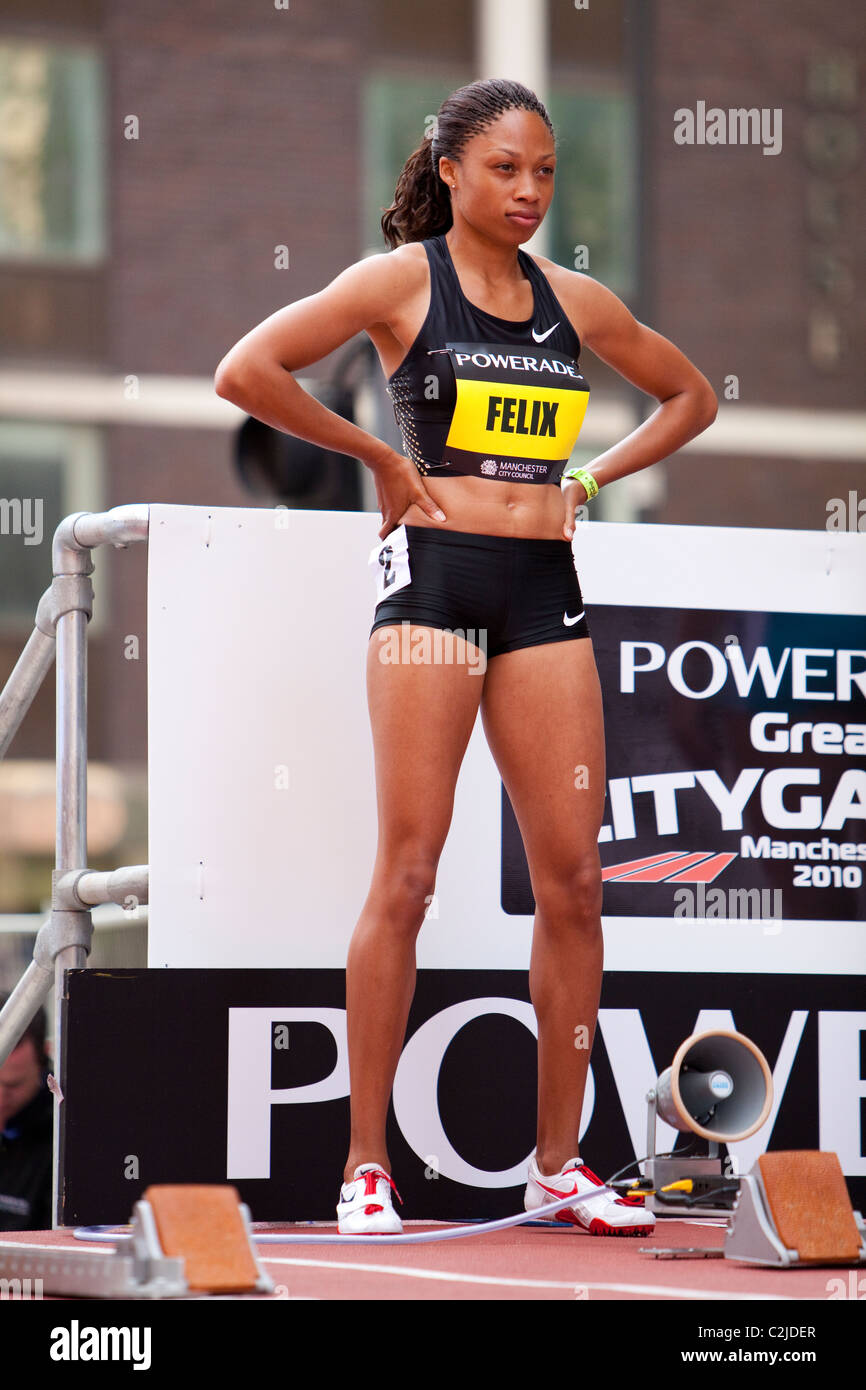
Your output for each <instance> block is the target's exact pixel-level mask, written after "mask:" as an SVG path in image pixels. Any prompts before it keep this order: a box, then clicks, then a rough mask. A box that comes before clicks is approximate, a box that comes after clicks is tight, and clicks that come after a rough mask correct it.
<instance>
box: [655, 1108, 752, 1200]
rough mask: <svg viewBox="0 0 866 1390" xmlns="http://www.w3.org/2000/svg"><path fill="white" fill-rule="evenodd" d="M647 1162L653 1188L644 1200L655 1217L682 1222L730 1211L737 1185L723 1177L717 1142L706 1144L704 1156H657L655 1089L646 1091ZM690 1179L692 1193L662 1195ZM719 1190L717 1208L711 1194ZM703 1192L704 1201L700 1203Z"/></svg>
mask: <svg viewBox="0 0 866 1390" xmlns="http://www.w3.org/2000/svg"><path fill="white" fill-rule="evenodd" d="M646 1099H647V1160H646V1168H645V1178H646V1183H647V1186H648V1187H649V1188H651V1189H652V1191H650V1192H649V1193H648V1194H647V1196H646V1197H645V1199H644V1205H645V1207H646V1209H647V1211H651V1212H653V1214H654V1215H655V1216H672V1217H676V1218H677V1219H678V1220H680V1221H681V1220H682V1219H683V1216H684V1215H685V1216H695V1217H698V1216H716V1217H718V1216H724V1215H725V1214H726V1213H727V1212H728V1211H730V1209H731V1206H732V1204H733V1199H734V1196H735V1189H736V1184H735V1182H734V1181H733V1180H732V1179H730V1178H723V1177H722V1159H721V1153H720V1150H719V1145H718V1143H717V1142H716V1141H715V1140H713V1139H710V1140H708V1141H707V1152H706V1155H705V1156H704V1157H697V1158H693V1157H692V1156H691V1155H690V1154H689V1155H687V1154H684V1155H683V1156H682V1158H677V1157H676V1156H673V1157H666V1158H657V1157H656V1120H657V1118H658V1096H657V1094H656V1091H655V1088H654V1087H653V1088H652V1089H650V1090H649V1091H648V1092H647V1096H646ZM685 1179H690V1180H691V1183H692V1192H691V1194H688V1193H684V1192H682V1191H680V1192H663V1191H662V1189H663V1188H665V1187H668V1186H669V1185H670V1184H671V1183H675V1182H682V1181H683V1180H685ZM717 1189H718V1196H717V1197H716V1198H715V1205H713V1204H712V1199H710V1196H709V1194H710V1193H711V1192H713V1191H714V1190H717ZM701 1193H703V1196H704V1200H703V1201H701V1200H700V1196H701Z"/></svg>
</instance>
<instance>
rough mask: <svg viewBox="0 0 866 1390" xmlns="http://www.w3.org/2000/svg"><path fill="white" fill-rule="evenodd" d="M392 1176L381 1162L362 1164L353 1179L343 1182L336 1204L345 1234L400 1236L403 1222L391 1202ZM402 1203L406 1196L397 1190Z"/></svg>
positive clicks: (341, 1228)
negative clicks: (380, 1164)
mask: <svg viewBox="0 0 866 1390" xmlns="http://www.w3.org/2000/svg"><path fill="white" fill-rule="evenodd" d="M392 1188H393V1189H394V1191H395V1192H397V1189H396V1187H394V1184H393V1182H392V1181H391V1178H390V1177H389V1176H388V1174H387V1173H386V1172H385V1170H384V1168H380V1167H379V1164H378V1163H359V1165H358V1167H357V1168H356V1169H355V1172H354V1178H353V1181H352V1182H344V1183H343V1186H342V1188H341V1189H340V1200H339V1202H338V1203H337V1222H338V1227H339V1231H340V1235H344V1236H363V1235H367V1236H372V1235H377V1236H399V1235H401V1234H402V1231H403V1223H402V1221H401V1220H400V1218H399V1216H398V1215H397V1213H396V1211H395V1210H394V1207H393V1205H392V1203H391V1189H392ZM397 1199H398V1201H399V1202H400V1203H401V1204H402V1201H403V1198H402V1197H401V1196H400V1193H399V1192H397Z"/></svg>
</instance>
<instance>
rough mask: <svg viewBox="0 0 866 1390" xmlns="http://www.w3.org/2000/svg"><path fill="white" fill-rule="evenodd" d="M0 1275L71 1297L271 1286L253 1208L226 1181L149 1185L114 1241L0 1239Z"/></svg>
mask: <svg viewBox="0 0 866 1390" xmlns="http://www.w3.org/2000/svg"><path fill="white" fill-rule="evenodd" d="M0 1277H3V1278H4V1279H6V1280H19V1281H24V1280H29V1281H30V1285H29V1287H32V1285H33V1282H34V1281H35V1280H39V1281H40V1284H39V1285H38V1287H40V1288H41V1291H42V1293H43V1294H53V1295H58V1296H61V1297H62V1296H64V1295H66V1296H68V1297H70V1298H122V1299H136V1298H144V1299H153V1298H200V1297H202V1296H205V1295H207V1294H256V1293H273V1291H274V1284H273V1281H272V1280H271V1279H269V1278H268V1276H267V1275H266V1274H265V1272H264V1270H263V1269H262V1267H261V1264H260V1263H259V1259H258V1255H257V1254H256V1251H255V1247H254V1245H253V1239H252V1227H251V1220H250V1210H249V1207H247V1206H246V1204H245V1203H243V1202H241V1200H240V1197H239V1195H238V1192H237V1189H236V1188H234V1187H226V1186H200V1185H197V1184H181V1185H178V1186H169V1185H167V1186H154V1187H148V1188H147V1189H146V1191H145V1193H144V1195H143V1197H142V1198H141V1200H140V1201H138V1202H136V1203H135V1206H134V1208H133V1215H132V1223H131V1232H130V1234H129V1235H118V1236H117V1237H116V1241H115V1245H114V1247H113V1248H112V1249H109V1250H106V1251H102V1250H67V1249H64V1248H61V1247H58V1248H57V1249H50V1248H47V1247H45V1246H35V1245H25V1244H18V1243H17V1242H13V1241H2V1242H0Z"/></svg>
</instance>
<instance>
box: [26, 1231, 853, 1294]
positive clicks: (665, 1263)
mask: <svg viewBox="0 0 866 1390" xmlns="http://www.w3.org/2000/svg"><path fill="white" fill-rule="evenodd" d="M312 1229H313V1228H311V1227H298V1226H295V1227H291V1226H276V1225H268V1226H264V1225H263V1226H260V1227H258V1228H256V1230H257V1233H260V1234H261V1233H265V1232H267V1233H273V1234H277V1233H280V1232H282V1231H285V1232H286V1233H294V1234H305V1233H309V1232H311V1230H312ZM332 1229H333V1230H334V1231H336V1227H333V1228H331V1227H329V1226H321V1227H320V1226H317V1227H315V1231H316V1233H319V1232H323V1233H324V1232H328V1231H331V1230H332ZM437 1229H443V1228H442V1227H441V1226H439V1227H437V1226H436V1225H434V1224H429V1225H427V1224H425V1223H423V1222H419V1223H418V1224H417V1225H416V1224H414V1223H412V1222H408V1223H404V1231H405V1233H406V1234H407V1235H408V1234H411V1233H412V1232H414V1231H423V1230H437ZM724 1236H725V1228H724V1225H723V1224H715V1225H714V1224H707V1223H703V1222H697V1221H691V1222H690V1221H679V1220H667V1219H666V1220H664V1221H662V1220H658V1221H657V1223H656V1230H655V1234H654V1235H653V1236H649V1237H637V1238H610V1237H602V1236H598V1237H596V1236H590V1235H588V1234H586V1233H585V1232H583V1231H579V1230H575V1229H574V1228H569V1229H568V1230H558V1229H557V1230H552V1231H544V1230H541V1229H539V1228H537V1227H515V1228H513V1229H511V1230H507V1231H499V1232H494V1233H493V1234H491V1235H480V1236H469V1237H467V1238H466V1239H460V1240H447V1241H442V1242H438V1243H436V1244H431V1245H394V1246H393V1247H392V1248H391V1249H389V1248H388V1247H387V1246H383V1245H368V1246H367V1247H366V1248H365V1247H364V1245H363V1244H361V1243H358V1244H354V1245H335V1246H334V1247H333V1249H331V1248H329V1247H327V1246H324V1245H301V1244H292V1245H282V1246H280V1245H270V1244H267V1245H260V1246H258V1247H257V1248H258V1251H259V1256H260V1258H261V1260H262V1262H263V1264H264V1266H265V1269H266V1270H267V1272H268V1274H269V1275H270V1276H271V1278H272V1279H273V1281H274V1283H275V1284H276V1285H277V1286H278V1292H277V1293H276V1295H268V1296H265V1295H256V1297H257V1298H265V1297H277V1298H289V1299H294V1298H315V1299H347V1300H353V1301H354V1300H366V1299H383V1298H384V1299H389V1300H391V1299H442V1300H447V1301H450V1302H453V1301H455V1300H470V1299H479V1300H484V1301H490V1300H499V1299H502V1300H513V1299H518V1300H521V1301H524V1300H526V1299H558V1300H565V1301H570V1302H573V1301H574V1300H575V1299H588V1300H623V1301H628V1300H631V1299H641V1300H644V1299H655V1300H660V1301H662V1302H665V1303H670V1302H671V1301H674V1300H678V1299H680V1300H681V1299H686V1300H691V1299H706V1300H710V1301H713V1302H715V1301H718V1300H723V1301H727V1300H739V1299H756V1298H757V1299H762V1300H763V1299H767V1298H769V1299H774V1300H775V1299H783V1300H787V1299H794V1300H798V1299H820V1300H822V1301H823V1300H826V1299H827V1298H828V1281H829V1280H830V1279H839V1278H841V1279H843V1280H846V1281H847V1280H848V1278H849V1276H848V1271H847V1270H846V1269H841V1268H838V1267H829V1266H825V1267H821V1268H815V1269H791V1270H775V1269H764V1268H760V1267H757V1266H754V1265H744V1264H737V1263H735V1262H734V1261H732V1260H724V1259H704V1258H692V1259H655V1258H653V1257H652V1256H651V1255H649V1254H646V1253H642V1252H645V1251H646V1250H649V1249H652V1248H670V1247H675V1248H677V1249H682V1248H684V1247H688V1246H699V1247H712V1248H714V1249H721V1248H722V1246H723V1245H724ZM0 1240H3V1241H19V1242H21V1243H22V1244H25V1245H45V1246H47V1247H49V1248H57V1247H58V1246H64V1247H67V1248H69V1249H75V1250H86V1249H100V1250H103V1251H104V1250H106V1248H107V1247H106V1246H105V1245H94V1244H92V1243H88V1242H85V1241H81V1240H76V1239H75V1238H74V1237H73V1234H72V1230H71V1229H69V1228H65V1229H62V1230H58V1231H28V1232H21V1233H14V1234H12V1233H4V1234H2V1235H0ZM855 1277H856V1276H855Z"/></svg>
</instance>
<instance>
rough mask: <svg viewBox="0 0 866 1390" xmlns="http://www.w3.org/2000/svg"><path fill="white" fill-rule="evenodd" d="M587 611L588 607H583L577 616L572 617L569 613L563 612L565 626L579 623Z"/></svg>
mask: <svg viewBox="0 0 866 1390" xmlns="http://www.w3.org/2000/svg"><path fill="white" fill-rule="evenodd" d="M585 612H586V609H585V608H582V609H581V611H580V612H579V613H578V615H577V617H576V618H570V617H569V616H568V614H567V613H563V615H562V621H563V622H564V623H565V626H566V627H574V625H575V623H579V622H580V620H581V618H582V617H583V615H584V613H585Z"/></svg>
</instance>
